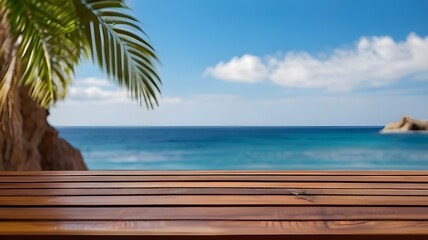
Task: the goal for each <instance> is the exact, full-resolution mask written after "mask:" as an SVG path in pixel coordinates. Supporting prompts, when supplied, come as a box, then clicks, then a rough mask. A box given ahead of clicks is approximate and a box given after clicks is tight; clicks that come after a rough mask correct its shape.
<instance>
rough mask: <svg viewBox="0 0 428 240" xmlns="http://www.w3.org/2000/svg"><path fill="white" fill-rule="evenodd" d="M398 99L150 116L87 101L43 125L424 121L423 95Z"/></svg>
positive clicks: (195, 101)
mask: <svg viewBox="0 0 428 240" xmlns="http://www.w3.org/2000/svg"><path fill="white" fill-rule="evenodd" d="M400 96H401V95H396V94H392V95H390V94H389V93H385V92H380V93H378V94H375V95H372V94H361V93H356V94H338V95H330V94H326V95H325V96H321V97H320V96H300V97H287V98H274V99H253V98H243V97H239V96H234V95H226V96H225V95H198V96H189V97H169V98H171V99H176V100H173V102H180V103H179V104H175V105H174V104H173V105H168V104H163V103H162V102H161V103H160V107H159V108H156V109H155V110H147V109H146V108H145V106H144V105H143V106H140V105H139V104H137V103H135V102H131V101H127V102H121V103H119V102H118V103H109V102H106V101H98V102H95V101H87V102H85V104H71V103H70V102H69V101H65V102H61V103H59V104H58V105H57V106H56V107H55V108H53V109H51V116H50V117H49V119H50V121H51V122H52V123H53V124H55V125H62V126H64V125H70V126H73V125H74V126H75V125H94V126H97V125H105V126H115V125H118V126H120V125H128V126H159V125H169V126H171V125H172V126H198V125H199V126H200V125H205V126H235V125H236V126H243V125H258V126H269V125H280V126H295V125H300V126H302V125H319V126H327V125H348V126H349V125H352V126H354V125H379V126H380V125H383V124H385V123H387V122H390V121H395V119H400V117H402V116H403V115H405V114H407V115H410V116H413V117H415V118H420V119H425V118H426V117H427V114H428V112H427V110H426V108H423V107H421V105H420V103H424V102H428V95H407V96H405V97H402V96H401V97H400ZM178 99H180V100H178ZM177 100H178V101H177ZM418 103H419V104H418ZM94 113H96V114H94Z"/></svg>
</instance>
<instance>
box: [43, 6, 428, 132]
mask: <svg viewBox="0 0 428 240" xmlns="http://www.w3.org/2000/svg"><path fill="white" fill-rule="evenodd" d="M128 5H129V6H130V7H131V8H132V9H133V13H134V15H135V16H136V17H137V18H138V19H139V20H140V21H141V22H142V27H143V28H144V30H145V31H146V32H147V34H148V35H149V36H150V40H151V42H152V44H153V45H154V47H155V48H156V49H157V52H158V55H159V57H160V59H161V61H162V64H161V65H160V66H159V73H160V75H161V77H162V80H163V82H164V84H163V86H162V100H161V102H160V104H161V105H160V107H159V108H157V109H155V110H153V111H147V110H145V109H144V107H140V106H139V105H138V103H136V102H132V101H131V100H129V99H128V98H127V95H126V93H125V92H124V91H123V90H121V89H118V88H117V87H115V86H114V85H112V84H111V83H109V82H108V81H107V80H106V79H107V77H106V76H105V75H104V74H103V73H102V72H100V71H99V70H98V68H97V67H96V66H93V65H92V64H89V63H87V62H84V63H83V64H81V66H80V67H79V68H78V70H77V72H76V80H75V82H74V85H73V87H72V88H71V89H70V92H69V94H68V98H67V99H66V100H64V101H62V102H59V103H57V105H56V106H55V107H54V108H53V109H52V110H51V116H50V118H49V120H50V122H51V123H52V124H54V125H57V126H70V125H71V126H82V125H89V126H117V125H119V126H130V125H132V126H153V125H172V126H174V125H180V126H184V125H186V126H187V125H190V126H193V125H196V126H199V125H262V126H263V125H286V126H287V125H291V126H294V125H382V124H384V123H386V122H388V121H393V120H397V119H398V118H400V117H401V116H402V115H404V114H409V115H411V116H415V117H418V118H423V119H428V108H427V107H426V104H427V103H428V14H426V10H427V9H428V1H423V0H419V1H416V0H401V1H398V0H395V1H394V0H388V1H380V0H375V1H361V0H359V1H350V0H349V1H339V0H337V1H332V0H331V1H328V0H324V1H315V0H298V1H297V0H295V1H273V0H264V1H260V0H228V1H224V0H215V1H214V0H206V1H200V0H176V1H170V0H141V1H140V0H138V1H137V0H133V1H128Z"/></svg>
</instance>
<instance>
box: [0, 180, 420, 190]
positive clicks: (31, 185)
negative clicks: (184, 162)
mask: <svg viewBox="0 0 428 240" xmlns="http://www.w3.org/2000/svg"><path fill="white" fill-rule="evenodd" d="M213 187H215V188H315V189H326V188H348V189H350V188H354V189H414V190H416V189H421V190H428V184H427V183H342V182H332V183H329V182H327V183H326V182H86V183H85V182H83V183H82V182H65V183H0V189H17V188H213Z"/></svg>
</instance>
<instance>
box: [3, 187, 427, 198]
mask: <svg viewBox="0 0 428 240" xmlns="http://www.w3.org/2000/svg"><path fill="white" fill-rule="evenodd" d="M296 194H298V195H348V196H354V195H373V196H428V190H413V189H365V188H363V189H348V188H342V189H340V188H326V189H311V188H306V189H304V188H100V189H98V188H40V189H33V188H29V189H26V188H19V189H0V196H99V195H100V196H111V195H296Z"/></svg>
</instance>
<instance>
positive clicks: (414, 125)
mask: <svg viewBox="0 0 428 240" xmlns="http://www.w3.org/2000/svg"><path fill="white" fill-rule="evenodd" d="M405 131H428V121H423V120H418V119H414V118H411V117H409V116H404V117H402V118H401V120H400V121H398V122H391V123H388V124H387V125H386V126H385V127H384V128H383V129H382V132H405Z"/></svg>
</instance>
